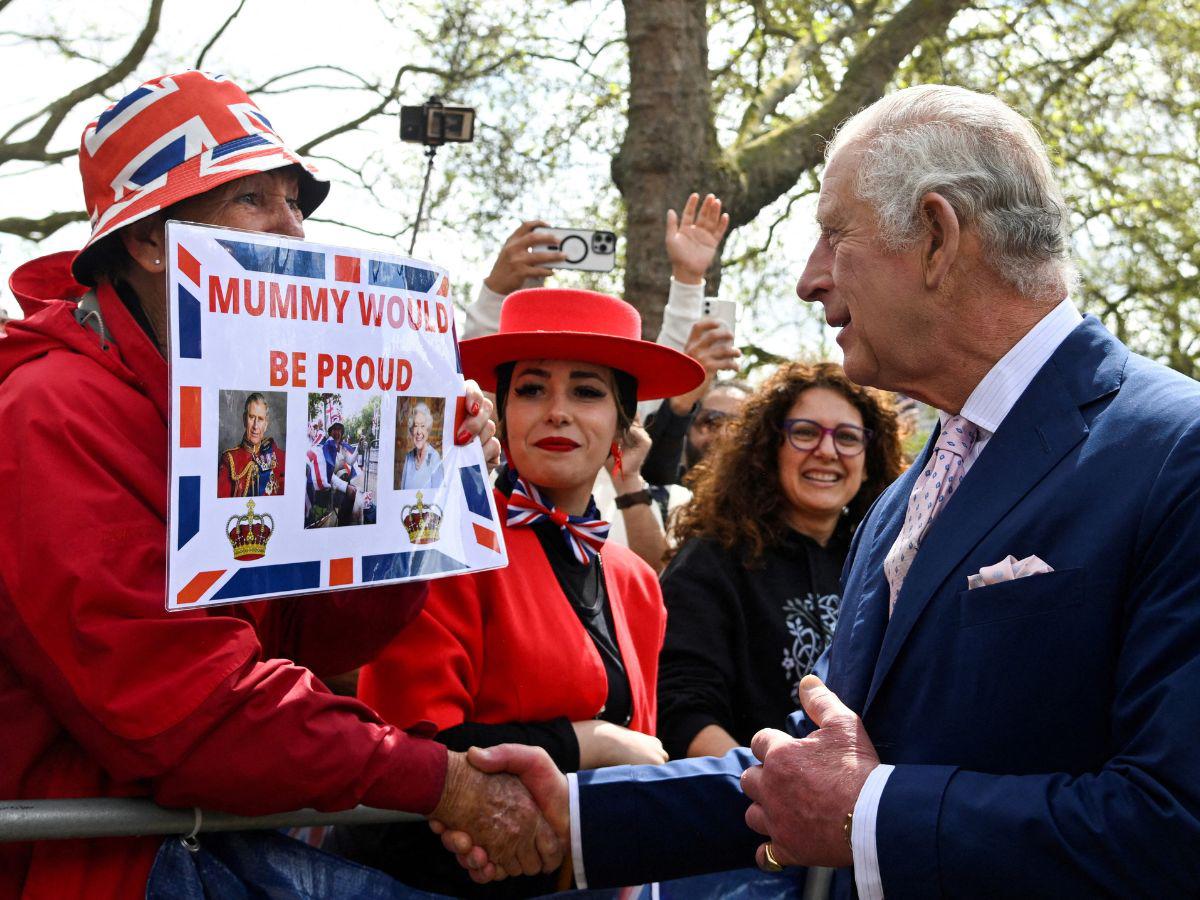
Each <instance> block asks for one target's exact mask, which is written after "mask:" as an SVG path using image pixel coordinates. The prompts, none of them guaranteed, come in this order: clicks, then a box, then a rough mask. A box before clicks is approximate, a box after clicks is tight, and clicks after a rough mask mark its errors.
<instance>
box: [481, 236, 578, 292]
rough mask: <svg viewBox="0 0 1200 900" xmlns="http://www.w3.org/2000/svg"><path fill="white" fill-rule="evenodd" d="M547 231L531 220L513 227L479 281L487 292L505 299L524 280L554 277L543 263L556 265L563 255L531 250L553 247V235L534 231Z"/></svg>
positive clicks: (559, 252) (554, 239)
mask: <svg viewBox="0 0 1200 900" xmlns="http://www.w3.org/2000/svg"><path fill="white" fill-rule="evenodd" d="M549 227H550V225H549V223H548V222H543V221H541V220H540V219H531V220H530V221H528V222H522V223H521V224H520V225H519V226H517V230H516V231H514V232H513V233H512V234H510V235H509V236H508V239H507V240H506V241H505V242H504V246H503V247H501V248H500V253H499V255H498V256H497V257H496V262H495V263H493V264H492V271H491V273H490V274H489V275H488V277H487V278H485V279H483V283H484V284H485V285H487V287H488V290H491V291H495V292H496V293H497V294H503V295H504V296H508V295H509V294H511V293H512V292H513V291H515V290H517V289H518V288H520V287H521V285H523V284H524V283H525V281H526V279H529V278H549V277H550V276H551V275H553V274H554V270H553V269H548V268H546V263H549V262H560V261H561V260H564V259H566V258H567V254H565V253H562V252H561V251H558V250H535V249H534V248H535V247H544V246H545V245H546V244H554V243H557V241H558V238H556V237H555V236H554V235H552V234H547V233H546V232H539V231H536V230H535V229H538V228H549Z"/></svg>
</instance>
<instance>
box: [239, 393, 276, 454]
mask: <svg viewBox="0 0 1200 900" xmlns="http://www.w3.org/2000/svg"><path fill="white" fill-rule="evenodd" d="M269 416H270V412H269V411H268V409H267V404H265V403H263V402H261V401H259V400H255V401H254V402H253V403H251V404H250V405H249V406H247V407H246V415H245V425H246V441H247V442H248V443H250V444H253V445H254V446H256V447H257V446H258V445H259V444H261V443H262V441H263V438H264V437H266V436H267V422H268V417H269Z"/></svg>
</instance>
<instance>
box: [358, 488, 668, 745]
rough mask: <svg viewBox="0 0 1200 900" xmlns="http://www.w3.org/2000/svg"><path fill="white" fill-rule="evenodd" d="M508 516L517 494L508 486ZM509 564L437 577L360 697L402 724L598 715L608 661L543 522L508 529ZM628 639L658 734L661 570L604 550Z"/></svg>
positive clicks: (502, 505) (500, 499)
mask: <svg viewBox="0 0 1200 900" xmlns="http://www.w3.org/2000/svg"><path fill="white" fill-rule="evenodd" d="M496 506H497V508H498V511H499V514H500V521H502V522H503V521H504V518H505V510H506V508H507V501H506V498H505V497H504V495H503V494H501V493H500V492H498V491H497V492H496ZM504 542H505V544H506V545H507V547H508V560H509V563H508V568H506V569H498V570H495V571H490V572H477V573H474V574H471V575H463V576H460V577H457V578H446V579H442V580H440V581H434V582H431V583H430V590H429V599H428V600H427V601H426V603H425V608H424V609H423V610H422V611H421V614H420V615H419V616H418V617H417V619H416V621H414V622H413V623H412V625H410V626H409V627H408V628H406V629H405V630H404V632H403V633H402V634H400V635H398V636H397V637H396V639H395V640H394V641H392V643H391V644H390V645H389V646H388V648H387V649H386V650H385V651H384V652H383V653H381V654H380V656H379V658H378V659H377V660H376V661H375V662H373V663H371V664H370V665H367V666H365V667H364V668H363V670H362V674H361V675H360V678H359V697H360V698H362V699H363V700H364V701H365V702H366V703H368V704H369V705H370V706H371V707H372V708H373V709H376V710H378V711H379V714H380V715H382V716H383V717H384V718H385V719H386V720H387V721H389V722H393V723H395V724H396V725H398V726H400V727H401V728H406V729H407V728H414V727H419V726H420V725H421V723H423V722H432V723H433V725H434V726H435V727H436V729H437V730H438V731H441V730H443V729H445V728H449V727H451V726H454V725H459V724H461V723H463V722H483V723H488V724H497V723H503V722H539V721H546V720H548V719H553V718H557V717H559V716H566V717H567V718H568V719H570V720H571V721H572V722H577V721H581V720H585V719H594V718H596V717H597V714H598V713H599V712H600V707H601V706H603V705H604V701H605V699H606V698H607V696H608V679H607V677H606V675H605V672H604V663H603V662H602V661H601V659H600V654H599V652H598V651H597V650H596V646H595V644H594V643H593V642H592V639H591V638H590V637H589V636H588V633H587V631H586V630H585V629H584V627H583V625H582V623H580V621H579V617H578V616H577V615H576V614H575V611H574V609H572V607H571V604H570V602H569V601H568V600H567V598H566V597H565V596H564V595H563V592H562V588H561V587H559V584H558V579H557V578H556V577H555V575H554V571H553V570H552V569H551V568H550V563H549V561H548V560H547V559H546V554H545V552H544V551H543V550H542V546H541V544H540V543H539V542H538V539H537V535H536V534H535V533H534V531H533V529H532V528H507V527H506V528H505V530H504ZM600 555H601V559H602V561H603V566H604V584H605V587H606V588H607V591H608V600H609V603H611V604H612V614H613V625H614V626H615V630H616V637H617V645H618V647H619V648H620V650H621V657H622V659H623V661H624V663H625V670H626V672H627V673H628V675H629V687H630V690H631V693H632V695H633V720H632V721H631V722H630V727H631V728H633V729H635V730H637V731H641V732H644V733H646V734H653V733H654V719H655V702H656V701H655V693H656V681H657V678H658V651H659V649H660V648H661V647H662V641H663V632H664V630H665V628H666V621H667V616H666V610H665V609H664V607H663V600H662V592H661V591H660V590H659V586H658V579H657V578H656V577H655V575H654V572H653V570H652V569H651V568H650V567H649V566H648V565H646V564H645V563H644V562H643V561H642V560H641V559H639V558H638V557H637V556H635V555H634V554H633V553H632V552H631V551H630V550H629V549H628V548H626V547H622V546H620V545H618V544H614V543H613V542H611V541H608V542H606V543H605V544H604V549H603V550H602V551H601V554H600Z"/></svg>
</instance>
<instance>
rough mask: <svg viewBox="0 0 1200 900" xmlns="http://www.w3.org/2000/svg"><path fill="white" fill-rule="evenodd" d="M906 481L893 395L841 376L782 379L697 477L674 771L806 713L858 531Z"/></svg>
mask: <svg viewBox="0 0 1200 900" xmlns="http://www.w3.org/2000/svg"><path fill="white" fill-rule="evenodd" d="M900 471H901V449H900V434H899V428H898V425H897V420H896V414H895V411H894V410H893V408H892V403H891V400H890V399H889V398H887V397H886V396H885V395H884V394H882V393H880V392H878V391H875V390H872V389H869V388H862V387H859V386H858V385H856V384H853V383H852V382H851V381H850V380H849V379H848V378H846V375H845V373H844V372H843V371H842V369H841V367H840V366H838V365H834V364H832V363H820V364H817V365H806V364H803V363H791V364H788V365H785V366H782V367H781V368H780V369H779V370H778V371H776V372H775V373H774V374H773V375H772V376H771V377H770V378H768V379H767V380H766V381H765V382H764V383H763V384H762V386H761V387H759V389H758V390H757V391H756V392H755V393H754V394H753V395H752V396H751V397H750V399H748V400H747V401H746V403H745V405H744V406H743V408H742V410H741V412H740V413H739V414H738V415H737V417H736V418H735V419H734V421H733V423H732V424H731V425H730V426H729V427H728V428H726V429H725V431H724V433H723V434H722V435H721V437H720V439H719V442H718V443H717V445H716V446H715V447H714V448H713V449H712V450H711V451H710V452H709V454H708V455H707V456H706V457H705V459H704V461H703V462H702V463H700V464H699V465H698V466H697V467H696V469H694V470H693V474H692V475H690V476H689V478H690V479H691V480H692V488H693V490H694V491H695V497H694V498H693V500H692V502H691V503H690V504H689V505H688V506H687V507H684V508H683V509H682V510H681V511H680V513H679V517H678V519H677V520H676V521H675V523H674V529H675V535H676V538H677V540H678V546H679V550H678V552H677V553H676V555H675V557H674V558H673V559H672V561H671V564H670V565H669V566H668V567H667V570H666V572H664V573H663V577H662V586H663V596H664V598H665V600H666V604H667V635H666V641H665V644H664V646H663V651H662V656H661V660H660V672H659V688H658V702H659V736H660V737H661V738H662V741H663V745H664V746H665V747H666V749H667V752H668V753H670V754H671V757H672V758H675V759H677V758H679V757H682V756H720V755H723V754H724V753H725V752H726V751H728V750H730V749H732V748H733V747H739V746H741V747H745V746H749V742H750V739H751V738H752V737H753V736H754V733H755V732H756V731H758V730H759V729H760V728H764V727H767V726H772V727H776V726H778V725H779V723H780V722H783V721H785V720H786V719H787V716H788V714H790V713H791V712H792V711H794V710H795V709H796V708H798V701H797V697H796V687H797V685H798V684H799V681H800V679H801V678H802V677H804V675H806V674H807V673H808V672H809V671H810V670H811V669H812V667H813V665H814V664H815V663H816V661H817V658H818V657H819V656H820V655H821V653H822V652H823V651H824V650H825V648H826V646H828V644H829V641H830V638H831V637H832V635H833V626H834V624H835V623H836V621H837V613H838V607H839V605H840V597H839V594H840V588H839V585H838V579H839V576H840V574H841V570H842V563H843V562H844V560H845V557H846V551H847V549H848V548H849V545H850V538H851V536H852V534H853V532H854V528H855V526H856V525H857V524H858V523H859V521H861V519H862V517H863V516H864V515H865V513H866V511H867V508H868V507H869V506H870V505H871V503H872V502H873V501H874V500H875V498H876V497H878V496H879V494H880V493H881V492H882V491H883V489H884V488H886V487H887V486H888V485H889V484H890V483H891V482H892V481H893V480H894V479H895V478H896V477H897V476H898V475H899V474H900Z"/></svg>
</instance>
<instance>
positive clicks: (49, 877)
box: [0, 253, 446, 898]
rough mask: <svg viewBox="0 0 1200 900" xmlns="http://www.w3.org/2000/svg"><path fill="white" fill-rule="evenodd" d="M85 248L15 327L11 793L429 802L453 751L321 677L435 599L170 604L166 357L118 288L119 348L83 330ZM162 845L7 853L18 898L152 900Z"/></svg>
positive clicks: (8, 392)
mask: <svg viewBox="0 0 1200 900" xmlns="http://www.w3.org/2000/svg"><path fill="white" fill-rule="evenodd" d="M71 256H72V254H69V253H60V254H55V255H53V256H49V257H45V258H43V259H40V260H36V261H34V262H32V263H28V264H26V265H25V266H23V267H21V268H20V269H18V270H17V271H16V272H15V273H14V274H13V277H12V281H11V286H12V289H13V293H14V294H16V295H17V297H18V298H19V299H20V301H21V304H22V307H23V309H24V310H25V313H26V316H27V318H25V319H24V320H16V321H11V322H9V323H8V324H7V326H6V327H7V335H6V336H3V337H0V422H2V423H3V424H4V433H5V437H6V438H7V444H8V447H9V450H8V451H7V452H6V453H4V454H0V484H3V485H4V496H5V498H6V500H7V502H6V503H5V507H4V514H3V515H2V516H0V722H3V723H4V726H3V728H4V731H3V739H2V740H0V798H4V799H34V798H55V797H89V796H150V797H153V798H154V799H155V800H156V801H158V802H159V803H162V804H164V805H167V806H185V807H186V806H193V805H196V806H203V807H207V808H215V809H222V810H226V811H229V812H234V813H241V814H258V813H266V812H272V811H282V810H287V809H295V808H298V807H305V806H312V807H317V808H320V809H341V808H346V807H351V806H353V805H355V804H356V803H366V804H369V805H372V806H382V807H390V808H394V809H405V810H412V811H415V812H428V811H429V810H430V809H432V807H433V806H434V805H435V804H436V803H437V800H438V798H439V797H440V795H441V791H442V786H443V781H444V778H445V771H446V751H445V749H444V748H443V747H441V746H439V745H437V744H436V743H434V742H432V741H425V740H418V739H415V738H410V737H408V736H407V735H405V734H404V733H402V732H400V731H398V730H397V729H395V728H393V727H391V726H388V725H385V724H383V722H382V721H381V720H380V719H379V718H378V717H377V716H376V715H375V714H374V713H372V712H371V710H369V709H368V708H367V707H365V706H363V705H362V704H361V703H359V702H357V701H355V700H351V699H347V698H343V697H338V696H335V695H333V694H331V693H329V692H328V691H327V690H326V689H325V687H324V686H323V685H322V684H321V682H320V681H318V680H317V677H314V673H315V675H316V676H320V675H322V674H324V675H334V674H339V673H342V672H346V671H349V670H350V669H352V668H354V667H355V666H357V665H359V664H360V663H361V662H363V661H365V660H366V659H368V658H370V657H371V656H373V655H374V653H375V652H377V651H378V649H379V647H380V646H381V645H382V644H383V643H384V642H386V641H387V640H388V639H389V638H390V637H391V636H393V635H394V634H395V633H396V632H397V631H399V629H400V628H402V627H403V626H404V625H405V624H406V623H407V622H408V621H409V620H410V619H411V618H412V617H413V616H414V615H415V614H416V612H417V610H418V609H419V607H420V604H421V601H422V599H423V597H424V593H425V591H424V588H423V587H422V586H406V587H403V588H401V589H399V590H397V589H395V588H390V589H389V588H381V589H378V590H374V591H356V592H347V593H343V594H340V595H329V596H326V597H322V598H300V599H282V600H273V601H263V602H258V603H249V604H244V605H241V606H234V607H220V608H219V609H216V610H213V611H210V612H206V611H203V610H199V611H195V612H181V613H170V614H168V613H166V612H165V611H164V598H165V595H166V560H165V548H166V544H167V527H166V509H167V490H168V481H167V441H168V436H167V367H166V363H165V362H164V360H163V358H162V356H161V355H160V354H159V353H158V351H157V350H156V349H155V347H154V346H153V345H152V344H151V342H150V341H149V340H148V339H147V338H146V336H145V334H144V333H143V332H142V331H141V329H140V328H139V327H138V325H137V324H136V323H135V322H134V320H133V318H132V317H131V316H130V315H129V313H128V311H127V310H126V309H125V307H124V305H123V304H122V303H121V301H120V298H119V297H117V296H116V294H115V293H114V292H113V291H112V290H111V289H107V288H102V289H101V290H100V292H99V300H100V307H101V312H102V315H103V317H104V321H105V325H106V326H107V327H108V329H109V331H110V332H111V334H112V337H113V341H112V344H111V345H110V346H109V347H108V348H107V349H105V348H102V347H101V345H100V341H99V338H98V337H97V335H96V334H95V332H93V331H91V330H89V329H86V328H84V327H82V326H80V325H79V324H77V323H76V321H75V319H74V316H73V313H74V309H75V306H74V304H73V303H67V302H63V301H62V300H60V299H56V298H64V297H65V298H73V297H78V296H79V295H80V294H82V293H83V290H84V289H83V288H82V287H80V286H79V285H77V284H75V283H74V282H73V281H72V280H71V278H70V275H69V270H68V264H69V262H70V259H71ZM290 659H295V660H300V661H302V662H303V663H304V664H305V665H307V666H309V667H310V668H308V669H306V668H301V667H300V666H299V665H296V664H294V663H291V662H289V661H288V660H290ZM310 670H311V671H310ZM160 843H161V839H160V838H129V839H106V840H93V841H45V842H41V843H37V844H28V843H26V844H0V898H7V897H14V896H19V895H22V892H23V895H24V896H26V897H54V898H64V897H77V896H78V897H82V896H87V897H89V898H102V897H134V896H139V897H140V896H142V895H143V894H144V891H145V882H146V875H147V872H148V871H149V868H150V865H151V863H152V861H153V857H154V853H155V851H156V849H157V847H158V845H159V844H160Z"/></svg>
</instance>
